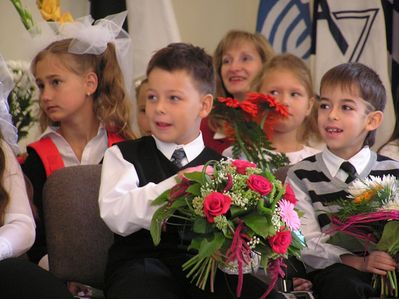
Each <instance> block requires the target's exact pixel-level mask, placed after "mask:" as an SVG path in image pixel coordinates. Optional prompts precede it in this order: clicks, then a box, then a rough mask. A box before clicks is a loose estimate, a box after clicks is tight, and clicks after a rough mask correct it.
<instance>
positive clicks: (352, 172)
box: [340, 161, 356, 184]
mask: <svg viewBox="0 0 399 299" xmlns="http://www.w3.org/2000/svg"><path fill="white" fill-rule="evenodd" d="M340 168H341V169H342V170H343V171H345V172H346V173H347V174H348V177H347V179H346V181H345V183H347V184H349V183H350V182H352V181H353V180H354V179H356V168H355V167H354V166H353V165H352V164H351V163H350V162H348V161H345V162H342V164H341V166H340Z"/></svg>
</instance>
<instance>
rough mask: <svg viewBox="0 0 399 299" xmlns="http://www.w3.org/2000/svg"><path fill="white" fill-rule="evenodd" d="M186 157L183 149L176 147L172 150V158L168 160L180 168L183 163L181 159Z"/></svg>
mask: <svg viewBox="0 0 399 299" xmlns="http://www.w3.org/2000/svg"><path fill="white" fill-rule="evenodd" d="M185 157H186V153H185V152H184V149H182V148H178V149H176V150H175V151H174V152H173V155H172V158H170V161H171V162H172V163H173V164H174V165H175V166H176V167H177V168H182V167H183V164H182V161H183V159H184V158H185Z"/></svg>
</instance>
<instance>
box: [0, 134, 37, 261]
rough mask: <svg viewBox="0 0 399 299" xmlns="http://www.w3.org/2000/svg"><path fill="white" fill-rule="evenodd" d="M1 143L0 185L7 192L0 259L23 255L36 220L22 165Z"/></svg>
mask: <svg viewBox="0 0 399 299" xmlns="http://www.w3.org/2000/svg"><path fill="white" fill-rule="evenodd" d="M0 146H1V148H2V149H3V152H4V155H5V171H4V175H3V178H2V179H3V181H2V184H3V186H4V188H5V190H6V191H7V193H8V195H9V202H8V204H7V206H6V209H5V214H4V224H3V225H2V226H1V227H0V260H3V259H6V258H9V257H18V256H20V255H22V254H24V253H25V252H26V251H28V249H29V248H30V247H31V246H32V245H33V242H34V241H35V221H34V219H33V215H32V210H31V207H30V205H29V200H28V196H27V194H26V186H25V180H24V176H23V174H22V170H21V167H20V166H19V164H18V162H17V159H16V158H15V155H14V153H13V152H12V150H11V149H10V147H9V146H8V144H6V143H5V142H4V141H2V140H1V141H0Z"/></svg>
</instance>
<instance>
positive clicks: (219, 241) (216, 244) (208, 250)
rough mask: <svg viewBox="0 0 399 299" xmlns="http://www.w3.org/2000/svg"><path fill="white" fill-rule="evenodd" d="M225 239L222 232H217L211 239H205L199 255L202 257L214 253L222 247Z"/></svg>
mask: <svg viewBox="0 0 399 299" xmlns="http://www.w3.org/2000/svg"><path fill="white" fill-rule="evenodd" d="M224 240H225V239H224V236H223V234H222V233H215V234H214V237H213V238H212V239H211V240H210V241H208V240H207V239H203V240H202V241H201V244H200V247H199V250H198V256H199V257H200V258H205V257H209V256H211V255H213V254H214V253H215V252H216V251H217V250H219V249H220V248H221V247H222V245H223V243H224Z"/></svg>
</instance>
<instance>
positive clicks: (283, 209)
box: [278, 199, 301, 230]
mask: <svg viewBox="0 0 399 299" xmlns="http://www.w3.org/2000/svg"><path fill="white" fill-rule="evenodd" d="M278 205H279V207H280V217H281V219H282V220H283V221H284V222H285V223H286V225H287V226H288V227H289V228H290V230H298V229H299V227H300V226H301V220H299V217H298V214H297V212H296V211H295V210H294V204H293V203H292V202H289V201H288V200H285V199H283V200H280V202H279V204H278Z"/></svg>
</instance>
